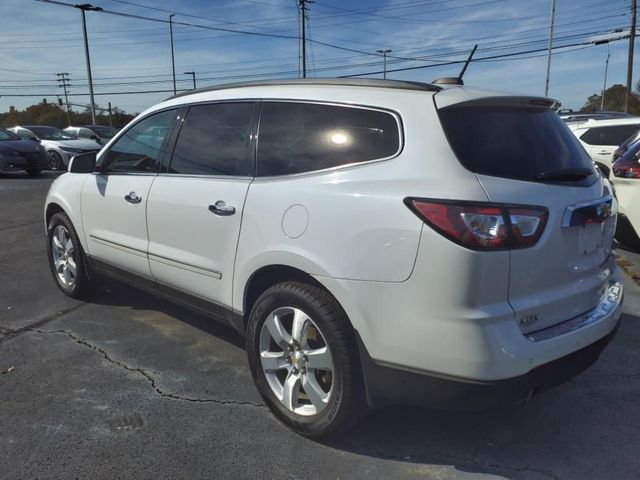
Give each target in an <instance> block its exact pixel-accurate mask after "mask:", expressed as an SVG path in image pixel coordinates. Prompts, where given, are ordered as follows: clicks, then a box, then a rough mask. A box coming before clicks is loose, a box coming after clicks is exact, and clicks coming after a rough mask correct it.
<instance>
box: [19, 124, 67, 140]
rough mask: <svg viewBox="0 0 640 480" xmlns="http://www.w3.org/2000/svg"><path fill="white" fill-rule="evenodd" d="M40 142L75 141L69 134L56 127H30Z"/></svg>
mask: <svg viewBox="0 0 640 480" xmlns="http://www.w3.org/2000/svg"><path fill="white" fill-rule="evenodd" d="M28 128H29V130H31V131H32V132H33V133H35V134H36V136H37V137H38V138H39V139H40V140H73V137H72V136H71V135H69V134H68V133H65V132H63V131H62V130H60V129H59V128H55V127H28Z"/></svg>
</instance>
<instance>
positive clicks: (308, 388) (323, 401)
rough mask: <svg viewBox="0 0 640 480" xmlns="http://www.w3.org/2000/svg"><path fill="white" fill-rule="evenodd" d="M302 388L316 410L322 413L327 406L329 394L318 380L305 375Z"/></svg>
mask: <svg viewBox="0 0 640 480" xmlns="http://www.w3.org/2000/svg"><path fill="white" fill-rule="evenodd" d="M302 388H303V389H304V393H306V394H307V397H309V400H310V401H311V403H312V405H313V406H314V407H316V410H317V411H318V412H320V411H322V410H323V409H324V407H325V406H326V405H327V401H328V400H329V394H328V393H326V392H325V391H324V390H322V388H320V385H318V381H317V380H316V378H315V377H314V376H313V375H305V377H304V380H303V382H302Z"/></svg>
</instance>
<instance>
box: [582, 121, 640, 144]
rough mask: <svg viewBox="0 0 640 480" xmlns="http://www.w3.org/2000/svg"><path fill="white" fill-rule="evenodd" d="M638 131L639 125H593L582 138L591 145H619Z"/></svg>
mask: <svg viewBox="0 0 640 480" xmlns="http://www.w3.org/2000/svg"><path fill="white" fill-rule="evenodd" d="M637 131H638V125H615V126H610V127H593V128H590V129H589V130H587V131H586V132H585V133H583V134H582V136H581V137H580V140H582V141H583V142H584V143H587V144H589V145H606V146H611V147H617V146H618V145H620V144H622V143H623V142H624V141H625V140H626V139H627V138H629V137H630V136H632V135H634V134H635V133H636V132H637Z"/></svg>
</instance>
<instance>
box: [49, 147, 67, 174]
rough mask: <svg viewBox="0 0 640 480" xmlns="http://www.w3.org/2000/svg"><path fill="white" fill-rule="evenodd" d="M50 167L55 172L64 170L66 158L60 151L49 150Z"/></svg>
mask: <svg viewBox="0 0 640 480" xmlns="http://www.w3.org/2000/svg"><path fill="white" fill-rule="evenodd" d="M49 168H50V169H51V170H53V171H55V172H59V171H60V170H64V160H63V159H62V156H61V155H60V154H59V153H58V152H54V151H50V152H49Z"/></svg>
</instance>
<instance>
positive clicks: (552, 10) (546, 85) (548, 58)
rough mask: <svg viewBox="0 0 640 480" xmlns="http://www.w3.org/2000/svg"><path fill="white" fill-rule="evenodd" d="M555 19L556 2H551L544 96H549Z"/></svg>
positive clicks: (554, 0)
mask: <svg viewBox="0 0 640 480" xmlns="http://www.w3.org/2000/svg"><path fill="white" fill-rule="evenodd" d="M555 19H556V0H551V18H550V19H549V49H548V50H547V79H546V81H545V82H544V96H545V97H547V96H548V95H549V74H550V73H551V50H552V47H553V26H554V23H555Z"/></svg>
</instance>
